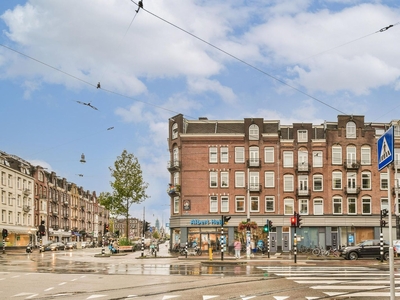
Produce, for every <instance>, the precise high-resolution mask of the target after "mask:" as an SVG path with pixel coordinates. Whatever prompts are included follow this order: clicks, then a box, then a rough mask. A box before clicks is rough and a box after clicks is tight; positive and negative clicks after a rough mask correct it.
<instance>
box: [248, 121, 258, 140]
mask: <svg viewBox="0 0 400 300" xmlns="http://www.w3.org/2000/svg"><path fill="white" fill-rule="evenodd" d="M259 139H260V129H259V127H258V125H257V124H251V125H250V126H249V140H250V141H258V140H259Z"/></svg>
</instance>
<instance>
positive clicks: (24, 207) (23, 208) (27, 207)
mask: <svg viewBox="0 0 400 300" xmlns="http://www.w3.org/2000/svg"><path fill="white" fill-rule="evenodd" d="M22 210H23V211H24V212H29V211H30V210H31V207H30V206H29V205H24V206H23V207H22Z"/></svg>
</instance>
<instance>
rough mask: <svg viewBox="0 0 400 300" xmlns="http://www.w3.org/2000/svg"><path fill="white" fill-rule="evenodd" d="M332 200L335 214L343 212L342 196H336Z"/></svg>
mask: <svg viewBox="0 0 400 300" xmlns="http://www.w3.org/2000/svg"><path fill="white" fill-rule="evenodd" d="M332 202H333V214H334V215H338V214H339V215H340V214H342V198H340V197H334V198H333V201H332Z"/></svg>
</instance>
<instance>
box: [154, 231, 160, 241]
mask: <svg viewBox="0 0 400 300" xmlns="http://www.w3.org/2000/svg"><path fill="white" fill-rule="evenodd" d="M159 238H160V234H159V233H158V232H157V231H155V232H154V233H153V239H156V240H158V239H159Z"/></svg>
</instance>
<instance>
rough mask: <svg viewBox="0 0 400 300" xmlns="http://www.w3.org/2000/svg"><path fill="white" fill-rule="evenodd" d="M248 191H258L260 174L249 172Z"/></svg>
mask: <svg viewBox="0 0 400 300" xmlns="http://www.w3.org/2000/svg"><path fill="white" fill-rule="evenodd" d="M249 177H250V191H260V174H259V173H258V172H249Z"/></svg>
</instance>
